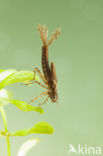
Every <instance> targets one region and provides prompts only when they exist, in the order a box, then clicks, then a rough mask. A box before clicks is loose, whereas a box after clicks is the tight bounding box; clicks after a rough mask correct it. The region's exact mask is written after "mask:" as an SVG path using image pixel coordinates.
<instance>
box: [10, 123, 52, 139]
mask: <svg viewBox="0 0 103 156" xmlns="http://www.w3.org/2000/svg"><path fill="white" fill-rule="evenodd" d="M53 132H54V129H53V127H52V126H51V125H50V124H48V123H47V122H44V121H43V122H39V123H37V124H36V125H34V126H33V127H32V128H29V129H23V130H19V131H16V132H14V133H11V136H26V135H29V134H32V133H39V134H52V133H53Z"/></svg>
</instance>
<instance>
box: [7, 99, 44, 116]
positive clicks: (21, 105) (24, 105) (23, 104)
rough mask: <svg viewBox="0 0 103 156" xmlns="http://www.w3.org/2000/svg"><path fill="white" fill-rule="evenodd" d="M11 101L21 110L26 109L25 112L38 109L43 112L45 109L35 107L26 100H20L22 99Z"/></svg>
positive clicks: (37, 110)
mask: <svg viewBox="0 0 103 156" xmlns="http://www.w3.org/2000/svg"><path fill="white" fill-rule="evenodd" d="M10 102H11V103H12V104H13V105H15V106H16V107H17V108H19V109H20V110H22V111H24V112H29V111H36V112H39V113H41V114H43V113H44V111H43V109H42V108H41V107H35V106H32V105H30V104H28V103H26V102H24V101H20V100H10Z"/></svg>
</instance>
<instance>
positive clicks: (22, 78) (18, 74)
mask: <svg viewBox="0 0 103 156" xmlns="http://www.w3.org/2000/svg"><path fill="white" fill-rule="evenodd" d="M3 73H4V75H5V71H4V72H2V74H3ZM2 74H0V78H1V79H2ZM29 80H34V72H32V71H15V72H13V73H11V74H9V76H6V77H5V79H3V80H2V82H1V83H0V89H1V88H4V87H5V86H7V85H10V84H13V83H17V82H26V81H29ZM35 80H39V78H38V77H37V76H36V75H35Z"/></svg>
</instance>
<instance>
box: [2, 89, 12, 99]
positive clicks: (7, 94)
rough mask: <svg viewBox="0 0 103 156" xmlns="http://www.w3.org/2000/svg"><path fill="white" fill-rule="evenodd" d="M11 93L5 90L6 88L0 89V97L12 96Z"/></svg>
mask: <svg viewBox="0 0 103 156" xmlns="http://www.w3.org/2000/svg"><path fill="white" fill-rule="evenodd" d="M12 97H13V95H12V93H11V92H10V91H8V90H6V89H1V90H0V98H8V99H9V98H12Z"/></svg>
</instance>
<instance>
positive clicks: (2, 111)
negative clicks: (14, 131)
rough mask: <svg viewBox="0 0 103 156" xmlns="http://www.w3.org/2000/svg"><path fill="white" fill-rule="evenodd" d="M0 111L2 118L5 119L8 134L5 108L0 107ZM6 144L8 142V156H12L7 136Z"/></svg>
mask: <svg viewBox="0 0 103 156" xmlns="http://www.w3.org/2000/svg"><path fill="white" fill-rule="evenodd" d="M0 111H1V115H2V118H3V123H4V129H5V133H8V129H7V119H6V114H5V111H4V108H3V107H0ZM6 142H7V151H8V156H11V151H10V140H9V136H6Z"/></svg>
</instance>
